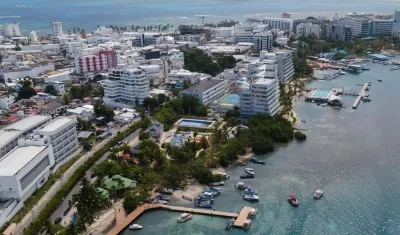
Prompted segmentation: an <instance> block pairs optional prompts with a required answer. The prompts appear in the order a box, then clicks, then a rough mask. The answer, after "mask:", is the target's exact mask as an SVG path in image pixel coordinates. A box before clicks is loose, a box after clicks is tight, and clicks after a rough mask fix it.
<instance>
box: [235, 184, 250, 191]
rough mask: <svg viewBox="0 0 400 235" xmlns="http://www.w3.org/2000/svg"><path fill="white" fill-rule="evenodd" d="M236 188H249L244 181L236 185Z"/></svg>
mask: <svg viewBox="0 0 400 235" xmlns="http://www.w3.org/2000/svg"><path fill="white" fill-rule="evenodd" d="M235 188H236V189H237V190H245V189H246V188H247V186H246V185H245V184H244V183H243V182H239V183H237V184H236V185H235Z"/></svg>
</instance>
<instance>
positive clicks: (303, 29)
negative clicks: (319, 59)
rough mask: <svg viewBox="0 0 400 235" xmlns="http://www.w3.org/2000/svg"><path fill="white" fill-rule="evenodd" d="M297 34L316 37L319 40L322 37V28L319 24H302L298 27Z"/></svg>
mask: <svg viewBox="0 0 400 235" xmlns="http://www.w3.org/2000/svg"><path fill="white" fill-rule="evenodd" d="M296 32H297V34H298V35H302V36H309V35H314V36H316V37H317V38H319V37H320V35H321V27H320V26H319V25H317V24H312V23H300V24H299V25H297V26H296Z"/></svg>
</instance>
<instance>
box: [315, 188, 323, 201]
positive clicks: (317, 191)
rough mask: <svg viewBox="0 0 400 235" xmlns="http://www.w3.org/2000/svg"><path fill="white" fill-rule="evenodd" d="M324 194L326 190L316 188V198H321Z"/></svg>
mask: <svg viewBox="0 0 400 235" xmlns="http://www.w3.org/2000/svg"><path fill="white" fill-rule="evenodd" d="M323 195H324V191H322V190H319V189H318V190H315V193H314V199H320V198H321V197H322V196H323Z"/></svg>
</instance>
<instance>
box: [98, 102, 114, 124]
mask: <svg viewBox="0 0 400 235" xmlns="http://www.w3.org/2000/svg"><path fill="white" fill-rule="evenodd" d="M94 113H95V114H96V116H97V117H104V118H105V119H106V120H107V122H110V121H112V120H113V119H114V116H115V113H114V110H113V109H112V108H110V107H108V106H105V105H103V104H96V105H95V106H94Z"/></svg>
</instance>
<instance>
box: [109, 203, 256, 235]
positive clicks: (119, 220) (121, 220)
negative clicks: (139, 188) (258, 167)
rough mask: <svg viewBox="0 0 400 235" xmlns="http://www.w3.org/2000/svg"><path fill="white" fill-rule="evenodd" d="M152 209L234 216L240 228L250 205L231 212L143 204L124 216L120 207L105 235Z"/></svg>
mask: <svg viewBox="0 0 400 235" xmlns="http://www.w3.org/2000/svg"><path fill="white" fill-rule="evenodd" d="M153 209H164V210H169V211H178V212H186V213H192V214H201V215H211V216H219V217H226V218H235V219H236V220H235V223H234V225H233V226H235V227H239V228H242V227H243V225H244V222H245V220H247V217H248V216H249V213H250V210H251V209H252V208H251V207H247V206H244V207H243V208H242V210H241V211H240V213H239V214H238V213H232V212H223V211H215V210H207V209H196V208H188V207H181V206H168V205H163V204H147V203H145V204H143V205H140V206H138V207H137V208H136V209H135V210H134V211H133V212H132V213H130V214H129V215H127V216H125V215H124V213H123V211H122V212H121V211H120V209H118V210H116V209H115V213H116V225H115V227H114V228H113V229H111V230H110V231H109V232H108V233H107V235H116V234H119V233H120V232H122V230H124V229H125V228H126V227H128V226H129V224H131V223H132V221H134V220H135V219H137V218H138V217H139V216H140V215H141V214H142V213H144V212H145V211H147V210H153Z"/></svg>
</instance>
